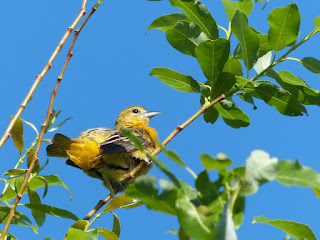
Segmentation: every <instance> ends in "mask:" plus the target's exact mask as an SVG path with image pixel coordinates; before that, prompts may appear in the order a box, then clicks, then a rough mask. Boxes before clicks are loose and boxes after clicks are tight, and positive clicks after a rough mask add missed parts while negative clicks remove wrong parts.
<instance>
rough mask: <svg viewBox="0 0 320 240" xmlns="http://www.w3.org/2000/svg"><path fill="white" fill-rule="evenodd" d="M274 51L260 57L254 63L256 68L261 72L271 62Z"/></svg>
mask: <svg viewBox="0 0 320 240" xmlns="http://www.w3.org/2000/svg"><path fill="white" fill-rule="evenodd" d="M271 58H272V52H271V51H270V52H267V53H266V54H265V55H263V56H261V57H259V58H258V60H257V62H256V63H255V64H254V65H253V68H254V70H256V72H257V73H258V74H259V73H261V72H262V71H263V70H265V69H266V68H267V67H269V65H270V63H271Z"/></svg>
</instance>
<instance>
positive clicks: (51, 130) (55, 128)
mask: <svg viewBox="0 0 320 240" xmlns="http://www.w3.org/2000/svg"><path fill="white" fill-rule="evenodd" d="M70 119H71V117H69V118H66V119H65V120H63V121H62V122H61V123H59V124H58V125H57V126H55V127H53V128H51V129H49V130H48V132H54V131H56V130H58V129H59V128H60V127H61V126H62V125H63V124H65V123H66V122H67V121H68V120H70Z"/></svg>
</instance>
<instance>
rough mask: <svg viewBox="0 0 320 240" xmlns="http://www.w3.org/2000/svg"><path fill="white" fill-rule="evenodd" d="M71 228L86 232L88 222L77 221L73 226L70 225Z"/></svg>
mask: <svg viewBox="0 0 320 240" xmlns="http://www.w3.org/2000/svg"><path fill="white" fill-rule="evenodd" d="M71 227H72V228H77V229H81V230H83V231H86V230H87V228H88V227H89V222H88V221H87V220H78V221H76V222H75V223H74V224H72V226H71Z"/></svg>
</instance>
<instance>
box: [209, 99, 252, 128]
mask: <svg viewBox="0 0 320 240" xmlns="http://www.w3.org/2000/svg"><path fill="white" fill-rule="evenodd" d="M214 107H215V109H217V110H218V112H219V115H220V116H221V117H222V119H223V121H224V122H225V123H226V124H228V125H229V126H230V127H233V128H240V127H247V126H249V124H250V119H249V117H248V116H247V115H246V114H245V113H243V112H242V111H241V109H240V108H238V106H237V105H236V104H235V103H234V102H232V101H230V100H227V99H225V100H222V101H220V102H219V103H217V104H215V105H214Z"/></svg>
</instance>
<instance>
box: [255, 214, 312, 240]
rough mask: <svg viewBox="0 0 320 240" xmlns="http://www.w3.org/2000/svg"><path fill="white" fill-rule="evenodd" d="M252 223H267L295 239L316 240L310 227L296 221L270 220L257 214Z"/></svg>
mask: <svg viewBox="0 0 320 240" xmlns="http://www.w3.org/2000/svg"><path fill="white" fill-rule="evenodd" d="M253 223H267V224H269V225H272V226H274V227H276V228H279V229H281V230H282V231H284V232H286V233H288V234H290V235H292V236H293V237H295V238H297V239H307V240H316V239H317V238H316V236H315V235H314V234H313V232H312V230H311V228H310V227H309V226H308V225H306V224H303V223H297V222H293V221H287V220H278V219H275V220H270V219H268V218H266V217H264V216H258V217H254V218H253Z"/></svg>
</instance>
